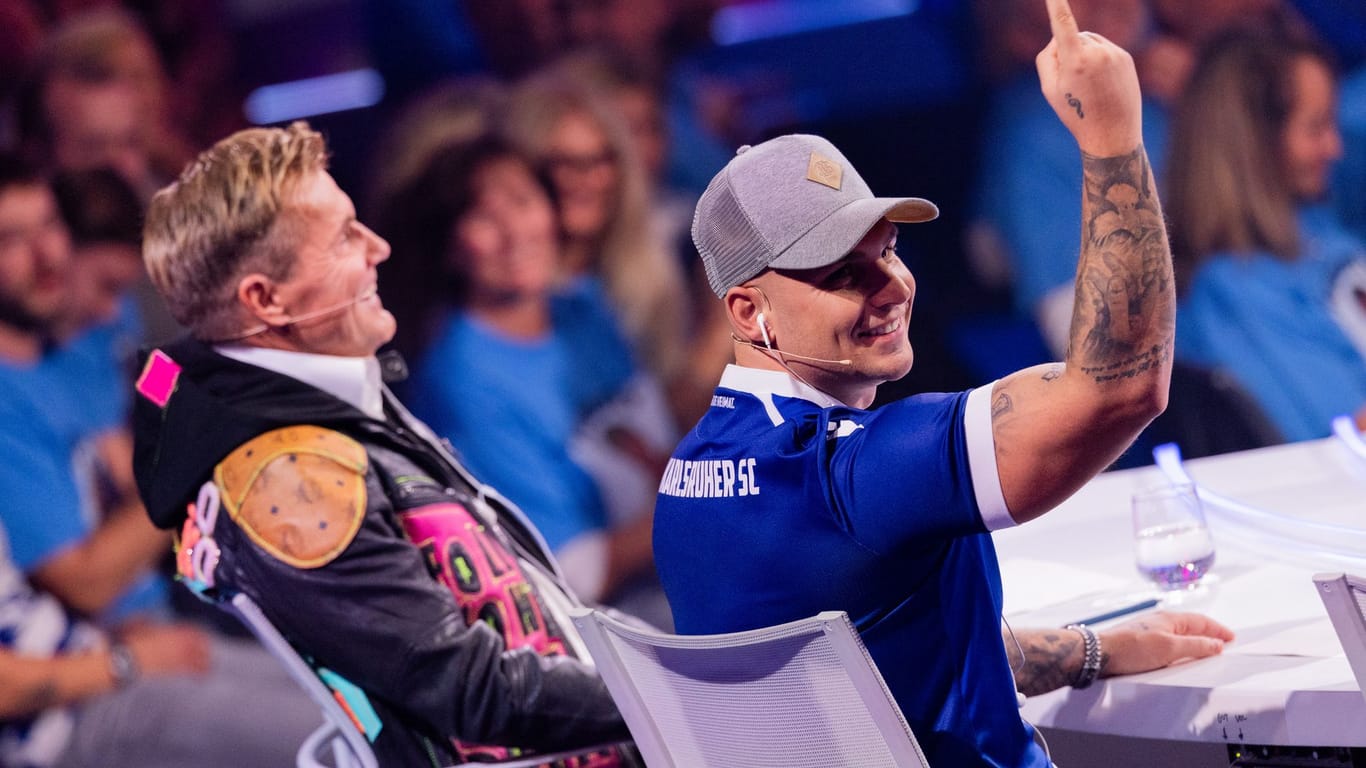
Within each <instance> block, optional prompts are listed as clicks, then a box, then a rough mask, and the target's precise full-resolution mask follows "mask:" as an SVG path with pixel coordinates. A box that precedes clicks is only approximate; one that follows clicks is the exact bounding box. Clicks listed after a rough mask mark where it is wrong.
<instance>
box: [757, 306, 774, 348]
mask: <svg viewBox="0 0 1366 768" xmlns="http://www.w3.org/2000/svg"><path fill="white" fill-rule="evenodd" d="M757 319H758V321H759V335H760V336H762V337H763V339H764V346H765V347H768V348H769V349H773V342H771V341H769V338H768V321H766V320H764V313H763V312H760V313H759V316H758V318H757Z"/></svg>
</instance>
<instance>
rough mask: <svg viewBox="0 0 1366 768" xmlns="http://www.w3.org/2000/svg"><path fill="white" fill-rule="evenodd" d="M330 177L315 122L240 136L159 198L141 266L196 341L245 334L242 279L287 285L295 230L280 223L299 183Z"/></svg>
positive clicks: (213, 150)
mask: <svg viewBox="0 0 1366 768" xmlns="http://www.w3.org/2000/svg"><path fill="white" fill-rule="evenodd" d="M326 168H327V149H326V145H325V142H324V141H323V137H322V135H321V134H319V133H318V132H316V131H314V130H313V129H311V128H309V126H308V124H307V123H304V122H296V123H294V124H292V125H290V126H289V127H288V128H249V129H247V130H244V131H238V132H237V133H234V134H233V135H231V136H229V137H228V138H226V139H223V140H222V141H220V142H218V143H217V144H215V145H213V146H212V147H210V148H209V149H207V150H205V151H204V152H201V153H200V155H199V157H198V158H196V159H195V160H194V161H193V162H192V163H190V165H189V166H188V167H186V169H185V171H184V172H183V173H181V175H180V178H179V179H178V180H176V181H175V182H173V183H171V184H170V185H168V186H167V187H165V188H164V189H162V190H161V191H160V192H157V194H156V196H155V197H153V198H152V203H151V206H150V208H149V209H148V211H147V221H146V224H145V225H144V226H143V240H142V257H143V261H144V263H145V264H146V266H147V272H148V274H149V275H150V276H151V279H152V284H153V285H155V286H156V288H157V291H158V292H159V293H160V294H161V296H162V298H163V299H165V301H166V305H167V308H168V309H169V310H170V312H171V315H172V316H173V317H174V318H175V319H176V320H177V321H178V322H179V323H181V324H182V325H184V326H186V327H188V328H189V329H190V330H191V332H193V333H194V335H195V336H197V337H199V338H201V339H206V340H212V339H223V338H228V337H230V336H232V335H234V334H235V333H237V332H239V331H240V330H241V326H242V324H243V320H242V318H241V315H240V311H239V310H238V307H237V300H236V290H237V285H236V282H237V278H239V277H241V276H242V275H244V274H246V273H247V272H248V271H249V270H251V271H259V272H262V273H264V274H266V275H267V276H268V277H271V278H272V279H276V280H284V279H288V277H289V272H290V270H291V268H292V267H293V265H294V253H293V250H292V248H291V246H292V244H293V243H292V228H291V227H290V223H289V217H283V216H281V212H282V211H284V210H285V207H286V205H287V203H288V198H289V195H290V194H291V192H292V191H293V189H294V187H295V186H296V185H297V184H298V182H299V181H300V179H302V178H303V177H305V176H307V175H308V174H310V173H313V172H317V171H324V170H326Z"/></svg>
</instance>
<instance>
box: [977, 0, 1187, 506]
mask: <svg viewBox="0 0 1366 768" xmlns="http://www.w3.org/2000/svg"><path fill="white" fill-rule="evenodd" d="M1047 3H1048V11H1049V15H1050V17H1051V20H1052V26H1053V39H1052V41H1050V42H1049V44H1048V46H1047V47H1046V48H1044V50H1043V51H1042V52H1041V53H1040V54H1039V56H1038V59H1037V61H1036V63H1037V65H1038V70H1039V80H1040V83H1041V86H1042V88H1043V93H1044V96H1045V97H1046V98H1047V99H1048V102H1049V103H1050V104H1051V105H1052V106H1053V110H1054V112H1056V113H1057V115H1058V118H1059V119H1060V120H1062V122H1063V124H1064V125H1066V126H1067V128H1068V130H1070V131H1071V132H1072V135H1073V137H1074V138H1076V140H1077V143H1078V145H1079V147H1080V148H1081V156H1082V177H1083V181H1082V184H1083V189H1082V201H1081V206H1082V232H1081V256H1080V259H1079V261H1078V264H1077V278H1076V289H1075V290H1076V302H1075V308H1074V309H1073V313H1072V326H1071V332H1070V334H1069V342H1068V343H1069V346H1068V351H1067V360H1066V362H1065V363H1063V364H1053V365H1046V366H1039V367H1036V368H1029V369H1026V370H1023V371H1020V372H1018V373H1015V374H1013V375H1011V376H1008V377H1006V378H1005V379H1002V380H1001V381H1000V382H998V383H997V384H996V388H995V391H994V392H993V394H992V428H993V433H994V436H995V442H996V461H997V468H998V471H999V473H1000V478H1001V489H1002V491H1003V493H1004V495H1005V500H1006V505H1007V507H1009V509H1010V512H1011V516H1012V517H1013V518H1014V519H1015V520H1016V521H1017V522H1024V521H1026V520H1031V519H1033V518H1035V517H1038V516H1039V515H1041V514H1043V513H1044V512H1047V511H1048V510H1049V509H1052V508H1053V507H1054V506H1056V505H1057V504H1058V503H1059V502H1061V501H1062V500H1064V499H1066V498H1067V497H1068V496H1070V495H1071V494H1072V493H1073V492H1075V491H1076V490H1077V489H1078V488H1079V487H1081V485H1082V484H1083V483H1085V482H1086V481H1087V480H1089V479H1090V478H1091V477H1093V476H1094V475H1095V474H1096V473H1097V472H1099V471H1101V470H1102V469H1104V468H1105V467H1106V466H1108V465H1109V464H1110V463H1111V462H1113V461H1114V460H1115V458H1117V457H1118V456H1119V454H1120V453H1122V452H1123V451H1124V449H1125V448H1127V447H1128V446H1129V444H1130V443H1131V442H1132V441H1133V439H1134V438H1135V437H1136V436H1137V435H1138V433H1139V432H1141V431H1142V430H1143V428H1144V427H1145V426H1147V425H1148V423H1149V422H1151V421H1152V419H1153V418H1154V417H1156V416H1157V415H1158V414H1159V413H1161V412H1162V409H1163V408H1165V407H1166V402H1167V385H1168V382H1169V380H1170V378H1171V358H1172V345H1173V334H1174V329H1175V325H1176V309H1175V303H1176V297H1175V292H1174V286H1173V280H1172V265H1171V250H1170V249H1169V247H1168V245H1167V234H1166V230H1165V228H1164V226H1163V222H1162V211H1161V208H1160V207H1159V205H1158V200H1157V190H1156V188H1155V186H1154V183H1153V177H1152V171H1151V169H1150V168H1149V165H1148V156H1147V154H1146V153H1145V151H1144V149H1143V145H1142V139H1141V133H1142V122H1141V106H1140V97H1139V88H1138V76H1137V74H1136V73H1135V70H1134V64H1133V60H1132V59H1131V58H1130V57H1129V54H1128V53H1126V52H1125V51H1124V50H1123V49H1121V48H1119V47H1118V46H1116V45H1114V44H1113V43H1111V42H1110V41H1108V40H1106V39H1105V38H1103V37H1101V36H1099V35H1096V34H1094V33H1091V32H1079V31H1078V30H1077V23H1076V19H1075V18H1074V17H1073V16H1072V11H1071V8H1070V7H1069V6H1068V4H1067V0H1047Z"/></svg>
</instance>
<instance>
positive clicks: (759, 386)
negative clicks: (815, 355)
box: [721, 364, 844, 408]
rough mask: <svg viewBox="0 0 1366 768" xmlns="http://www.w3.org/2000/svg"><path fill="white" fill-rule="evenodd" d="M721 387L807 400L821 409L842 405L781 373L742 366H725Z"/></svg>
mask: <svg viewBox="0 0 1366 768" xmlns="http://www.w3.org/2000/svg"><path fill="white" fill-rule="evenodd" d="M721 386H722V387H725V388H726V389H734V390H736V391H738V392H748V393H750V394H752V395H755V396H761V395H766V394H767V395H778V396H779V397H798V398H801V399H802V400H809V401H811V402H813V403H815V404H816V405H819V406H820V407H822V408H832V407H834V406H837V405H841V406H842V405H844V403H842V402H840V401H839V400H836V399H835V398H833V397H831V396H830V395H827V394H825V393H824V392H822V391H820V390H819V389H816V388H815V387H812V386H809V385H807V384H806V383H805V382H802V381H798V380H797V379H796V378H795V377H793V376H792V375H791V374H789V373H784V372H783V371H768V370H764V369H762V368H746V367H745V366H742V365H735V364H731V365H727V366H726V370H725V372H724V373H722V374H721Z"/></svg>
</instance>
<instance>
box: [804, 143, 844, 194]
mask: <svg viewBox="0 0 1366 768" xmlns="http://www.w3.org/2000/svg"><path fill="white" fill-rule="evenodd" d="M806 178H808V179H810V180H811V181H814V182H816V183H817V184H824V185H825V186H827V187H829V188H831V189H834V190H838V189H839V188H840V183H841V182H842V181H843V179H844V169H843V168H841V167H840V164H839V163H837V162H835V161H834V160H831V159H830V158H828V157H826V156H825V155H822V154H821V153H819V152H812V153H811V159H810V160H809V161H807V164H806Z"/></svg>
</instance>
